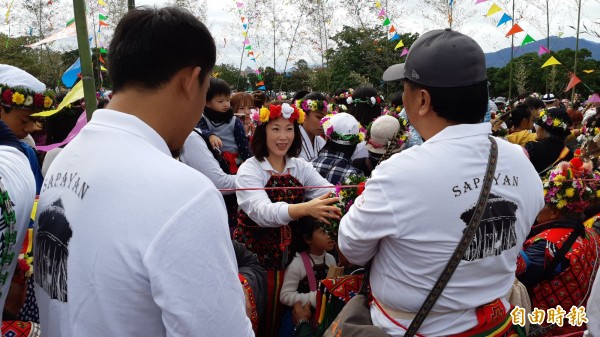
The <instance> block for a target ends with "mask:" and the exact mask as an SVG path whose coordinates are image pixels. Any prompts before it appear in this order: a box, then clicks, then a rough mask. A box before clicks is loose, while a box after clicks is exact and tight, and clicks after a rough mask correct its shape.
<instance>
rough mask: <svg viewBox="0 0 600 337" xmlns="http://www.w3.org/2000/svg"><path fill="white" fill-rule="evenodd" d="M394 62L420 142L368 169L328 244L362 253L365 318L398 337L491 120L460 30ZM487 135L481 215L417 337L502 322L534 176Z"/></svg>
mask: <svg viewBox="0 0 600 337" xmlns="http://www.w3.org/2000/svg"><path fill="white" fill-rule="evenodd" d="M448 55H455V56H454V57H448ZM395 69H396V74H395V75H396V76H393V77H392V78H390V79H389V80H403V83H404V94H403V102H404V107H405V109H406V114H407V116H408V119H409V121H410V122H411V124H412V125H413V126H414V127H415V129H416V130H417V131H418V132H419V134H420V135H421V136H422V137H423V139H424V140H425V142H424V143H423V145H421V146H416V147H412V148H410V149H408V150H404V151H402V152H401V153H399V154H396V155H394V156H392V157H391V158H390V159H388V160H386V161H385V162H383V163H382V164H380V165H379V166H378V167H377V168H376V169H375V170H374V171H373V173H372V177H371V179H369V180H368V181H367V184H366V188H365V191H364V192H363V194H362V195H361V196H359V197H358V198H357V199H356V201H355V203H354V205H353V206H352V207H351V209H350V211H349V212H348V214H347V215H346V216H344V218H343V219H342V221H341V225H340V230H339V241H338V242H339V246H340V250H341V251H342V253H343V254H344V256H345V257H346V258H347V259H348V260H349V261H350V262H352V263H354V264H358V265H365V264H366V263H367V262H369V261H371V260H372V266H371V289H372V293H373V296H374V298H375V299H376V302H374V304H373V305H372V306H371V317H372V319H373V323H374V324H375V325H377V326H379V327H381V328H383V329H384V330H385V331H386V332H387V333H388V334H390V335H392V336H404V333H405V331H406V328H408V326H409V325H410V323H411V321H412V319H413V318H414V316H415V314H416V312H417V311H418V310H419V308H420V307H421V305H422V304H423V302H424V300H425V297H426V296H427V295H428V294H429V292H430V291H431V289H432V287H433V284H434V283H435V282H436V281H437V279H438V278H439V276H440V274H441V273H442V270H443V269H444V267H445V266H446V264H447V262H448V259H449V258H450V256H451V255H452V253H453V251H454V249H455V248H456V246H457V245H458V241H459V240H460V238H461V237H462V234H463V231H464V229H465V228H466V226H467V224H468V222H469V220H470V215H471V214H472V212H473V208H474V206H475V204H476V202H477V199H478V197H479V192H480V190H481V187H482V185H483V180H484V175H485V171H486V167H487V163H488V158H489V155H490V140H489V139H488V137H489V136H490V135H491V127H490V124H489V123H481V121H482V120H483V118H484V115H485V113H486V109H487V104H488V99H487V79H486V67H485V58H484V54H483V51H482V50H481V47H479V45H477V43H476V42H475V41H474V40H473V39H471V38H470V37H468V36H465V35H463V34H460V33H457V32H454V31H451V30H449V29H446V30H436V31H431V32H428V33H426V34H424V35H422V36H421V37H419V39H417V41H416V42H415V43H414V44H413V45H412V47H411V49H410V53H409V54H408V57H407V60H406V63H405V64H404V65H403V66H398V65H396V67H395ZM496 141H497V143H498V164H497V168H496V171H495V174H494V180H493V182H492V190H491V194H490V200H489V201H488V204H487V206H486V211H485V213H484V216H483V219H482V222H481V224H480V227H479V229H478V232H477V234H476V236H475V238H474V240H473V242H472V244H471V245H470V247H469V249H468V250H467V252H466V253H465V256H464V258H463V261H462V262H461V263H460V265H459V266H458V268H457V269H456V272H455V273H454V275H453V276H452V278H451V279H450V282H449V283H448V285H447V286H446V288H445V289H444V291H443V292H442V294H441V296H440V298H439V299H438V301H437V302H436V304H435V306H434V307H433V310H432V312H431V313H430V314H429V316H428V317H427V319H426V320H425V322H424V324H423V325H422V326H421V328H420V329H419V333H420V334H422V335H425V336H441V335H450V336H451V335H454V334H458V333H462V332H467V331H469V332H472V331H474V330H472V329H475V328H477V329H479V331H490V330H489V329H491V328H495V329H496V328H498V325H499V324H500V323H502V324H501V325H500V328H499V329H496V330H491V331H498V332H501V333H506V332H507V330H506V329H508V328H512V326H511V325H510V315H509V312H510V304H509V303H508V301H507V300H506V299H505V298H504V296H505V295H506V294H507V292H508V291H509V290H510V289H511V287H512V285H513V281H514V278H515V269H516V260H517V254H518V253H519V250H520V249H521V246H522V244H523V241H524V240H525V237H526V235H527V234H528V233H529V230H530V228H531V225H532V223H533V222H534V219H535V217H536V215H537V214H538V212H539V210H540V209H541V208H542V207H543V205H544V202H543V193H542V183H541V181H540V179H539V177H538V176H537V173H536V172H535V170H534V168H533V166H532V165H531V163H530V162H529V160H528V159H527V157H526V156H525V154H524V152H523V150H522V149H521V148H520V147H519V146H516V145H512V144H510V143H508V142H506V141H503V140H500V139H497V140H496ZM484 306H486V307H484ZM479 308H487V309H490V310H491V311H490V312H494V315H493V319H491V322H488V323H487V324H486V323H485V322H482V321H481V320H480V318H485V315H480V311H481V310H480V309H479ZM506 322H508V323H506ZM482 329H483V330H482ZM469 334H470V333H468V335H469ZM492 335H494V336H495V335H496V334H492Z"/></svg>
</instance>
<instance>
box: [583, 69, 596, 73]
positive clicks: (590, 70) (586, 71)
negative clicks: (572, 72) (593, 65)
mask: <svg viewBox="0 0 600 337" xmlns="http://www.w3.org/2000/svg"><path fill="white" fill-rule="evenodd" d="M583 72H584V73H586V74H591V73H593V72H594V69H587V70H584V71H583Z"/></svg>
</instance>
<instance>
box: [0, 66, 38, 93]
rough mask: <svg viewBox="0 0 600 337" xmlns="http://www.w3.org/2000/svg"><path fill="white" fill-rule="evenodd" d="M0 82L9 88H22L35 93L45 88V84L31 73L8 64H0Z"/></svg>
mask: <svg viewBox="0 0 600 337" xmlns="http://www.w3.org/2000/svg"><path fill="white" fill-rule="evenodd" d="M0 84H4V85H6V86H8V87H11V88H24V89H28V90H32V91H35V92H37V93H42V92H44V91H45V90H46V85H45V84H44V83H42V82H40V81H39V80H38V79H37V78H35V77H34V76H33V75H31V74H30V73H28V72H26V71H25V70H23V69H20V68H17V67H13V66H10V65H8V64H0Z"/></svg>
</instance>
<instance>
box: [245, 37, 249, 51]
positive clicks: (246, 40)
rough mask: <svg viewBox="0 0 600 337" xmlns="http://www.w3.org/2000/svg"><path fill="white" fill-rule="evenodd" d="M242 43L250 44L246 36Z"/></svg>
mask: <svg viewBox="0 0 600 337" xmlns="http://www.w3.org/2000/svg"><path fill="white" fill-rule="evenodd" d="M244 44H245V45H246V44H250V40H248V38H246V39H245V40H244ZM246 49H248V48H246Z"/></svg>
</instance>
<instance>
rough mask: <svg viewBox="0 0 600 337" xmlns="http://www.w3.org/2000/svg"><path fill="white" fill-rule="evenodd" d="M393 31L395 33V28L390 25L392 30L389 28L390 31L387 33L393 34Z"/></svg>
mask: <svg viewBox="0 0 600 337" xmlns="http://www.w3.org/2000/svg"><path fill="white" fill-rule="evenodd" d="M395 31H396V27H394V25H392V28H390V31H389V32H390V33H393V32H395Z"/></svg>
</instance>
